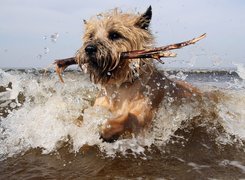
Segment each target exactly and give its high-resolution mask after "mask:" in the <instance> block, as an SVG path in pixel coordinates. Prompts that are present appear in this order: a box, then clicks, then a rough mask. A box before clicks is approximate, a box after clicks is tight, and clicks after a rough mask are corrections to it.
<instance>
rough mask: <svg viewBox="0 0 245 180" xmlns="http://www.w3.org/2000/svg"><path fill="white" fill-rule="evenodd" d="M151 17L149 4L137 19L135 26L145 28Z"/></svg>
mask: <svg viewBox="0 0 245 180" xmlns="http://www.w3.org/2000/svg"><path fill="white" fill-rule="evenodd" d="M151 17H152V8H151V6H149V7H148V9H147V10H146V12H145V13H144V14H142V15H141V16H140V17H139V18H138V19H137V21H136V23H135V26H137V27H139V28H142V29H146V30H147V29H148V27H149V25H150V22H151Z"/></svg>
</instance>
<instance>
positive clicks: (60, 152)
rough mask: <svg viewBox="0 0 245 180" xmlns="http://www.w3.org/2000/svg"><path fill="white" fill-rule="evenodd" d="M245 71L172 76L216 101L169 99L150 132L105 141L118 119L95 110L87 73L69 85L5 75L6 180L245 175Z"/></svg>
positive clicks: (50, 76)
mask: <svg viewBox="0 0 245 180" xmlns="http://www.w3.org/2000/svg"><path fill="white" fill-rule="evenodd" d="M244 72H245V71H244V68H243V67H241V66H239V71H237V72H235V71H211V70H210V71H198V70H195V71H183V72H182V71H181V72H180V71H168V72H165V73H166V74H167V75H168V76H169V77H171V78H178V79H182V80H183V79H185V80H186V81H189V82H191V83H192V84H194V85H195V86H197V87H199V88H200V89H201V90H202V91H203V92H208V93H212V94H213V96H214V97H215V98H214V99H213V100H210V99H205V98H204V99H203V101H202V102H201V103H200V102H192V103H185V104H178V105H177V104H176V103H175V104H171V103H170V104H169V103H166V102H162V105H161V107H160V108H159V110H158V112H157V114H156V116H155V119H154V121H153V124H152V126H151V127H150V129H148V130H146V131H145V132H142V133H141V134H140V135H139V136H137V137H125V139H120V140H118V141H116V142H114V143H105V142H102V141H101V139H99V133H98V130H99V126H100V124H101V123H102V122H103V121H104V120H105V119H106V118H108V117H110V116H111V114H110V112H108V111H107V110H105V109H102V108H94V107H92V106H91V104H92V103H93V101H94V99H95V97H96V94H97V93H98V91H99V87H97V86H95V85H93V84H91V83H90V81H89V78H88V77H87V76H86V75H84V74H83V73H82V72H79V71H76V70H73V71H68V72H66V73H65V75H64V80H65V84H62V83H60V82H59V80H58V76H57V75H56V74H55V73H54V72H48V73H47V74H44V72H43V71H40V70H35V69H24V70H14V69H9V70H7V69H5V70H0V160H1V161H0V179H17V178H18V179H27V178H50V179H83V178H84V179H85V178H91V179H111V178H115V179H131V178H132V179H135V178H137V179H155V178H161V179H163V178H165V179H213V178H216V179H242V178H245V145H244V142H245V108H244V107H245V81H244V80H243V79H242V78H244V76H243V75H244ZM239 75H240V76H239ZM168 102H171V101H168Z"/></svg>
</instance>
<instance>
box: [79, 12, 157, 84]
mask: <svg viewBox="0 0 245 180" xmlns="http://www.w3.org/2000/svg"><path fill="white" fill-rule="evenodd" d="M144 23H146V24H147V23H148V24H149V21H148V20H147V19H146V18H144V17H143V16H139V15H135V14H126V13H122V12H120V11H119V10H118V9H115V10H113V11H111V12H109V13H103V14H99V15H97V16H95V17H92V18H91V19H90V20H89V21H87V22H85V33H84V37H83V41H84V45H83V47H82V48H81V49H80V50H79V51H78V53H77V58H76V59H77V60H78V61H79V62H78V64H80V65H84V64H88V62H89V58H87V56H86V53H85V52H84V49H85V47H86V46H87V45H88V44H91V43H92V44H95V45H96V46H97V47H98V50H99V52H98V53H97V55H96V59H97V62H98V65H99V68H98V69H96V70H95V69H94V68H91V67H90V66H89V65H88V71H89V73H90V74H91V79H92V80H93V82H95V83H101V84H105V83H106V84H111V83H117V84H118V85H120V84H122V83H123V82H125V81H130V82H132V81H133V80H134V78H135V76H139V75H140V74H142V72H145V71H147V72H152V69H153V64H152V60H151V59H141V60H139V59H133V60H127V61H126V60H124V61H122V62H121V61H120V57H119V56H120V53H121V52H126V51H131V50H139V49H148V48H150V47H152V45H153V36H152V34H151V32H150V31H149V30H147V28H148V27H145V28H140V26H142V24H144ZM110 33H111V34H113V33H117V34H118V35H120V38H119V39H117V40H115V41H113V40H111V39H110V37H109V36H110Z"/></svg>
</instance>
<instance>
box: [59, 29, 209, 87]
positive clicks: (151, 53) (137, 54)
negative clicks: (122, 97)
mask: <svg viewBox="0 0 245 180" xmlns="http://www.w3.org/2000/svg"><path fill="white" fill-rule="evenodd" d="M205 37H206V33H205V34H202V35H201V36H199V37H197V38H193V39H191V40H188V41H184V42H181V43H176V44H170V45H167V46H162V47H158V48H153V49H143V50H135V51H128V52H122V53H121V54H120V58H121V59H139V58H153V59H156V60H157V61H158V62H160V63H162V64H164V62H163V61H162V60H161V58H168V57H176V55H177V54H176V53H173V52H170V50H173V49H180V48H183V47H185V46H189V45H191V44H195V43H196V42H198V41H200V40H201V39H203V38H205ZM73 64H77V62H76V58H75V57H70V58H66V59H59V60H56V61H55V62H54V65H56V73H57V74H58V76H59V78H60V81H61V82H64V80H63V79H62V77H61V73H62V72H63V71H64V70H65V69H66V68H67V67H68V66H70V65H73Z"/></svg>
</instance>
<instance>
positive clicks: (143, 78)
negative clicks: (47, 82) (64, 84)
mask: <svg viewBox="0 0 245 180" xmlns="http://www.w3.org/2000/svg"><path fill="white" fill-rule="evenodd" d="M151 17H152V8H151V7H149V8H148V9H147V10H146V12H145V13H143V14H140V15H139V14H130V13H122V12H120V11H119V10H117V9H115V10H113V11H111V12H108V13H103V14H100V15H98V16H96V17H92V18H91V19H90V20H88V21H84V23H85V34H84V37H83V41H84V44H83V46H82V47H81V48H80V49H79V51H78V53H77V56H76V60H77V64H79V66H80V67H81V68H82V69H86V71H87V72H88V73H89V75H90V78H91V81H92V82H94V83H96V84H101V85H102V86H103V87H104V90H103V91H102V92H101V93H100V95H99V96H98V98H97V99H96V101H95V103H94V106H102V107H105V108H107V109H108V110H109V111H111V112H112V113H113V115H114V118H112V119H107V120H105V122H104V123H103V124H102V125H101V129H100V134H101V137H102V138H103V139H104V140H105V141H109V142H111V141H113V140H116V139H117V138H118V137H119V136H121V135H122V134H124V133H126V132H130V133H134V134H137V133H139V132H140V131H141V130H142V129H144V128H145V127H146V126H147V125H149V124H150V123H151V121H152V119H153V117H154V114H155V112H156V110H157V108H158V107H159V105H160V103H161V102H162V100H163V98H166V97H168V98H169V97H170V98H172V99H174V101H176V102H178V101H179V100H181V99H182V98H186V99H188V98H192V97H194V96H198V95H199V94H200V92H199V90H198V89H196V88H194V87H192V86H191V85H190V84H188V83H186V82H181V81H171V80H169V79H168V78H167V77H166V76H164V75H162V74H161V73H160V72H158V71H157V69H156V68H155V66H154V64H153V59H129V60H125V59H121V58H120V54H121V52H126V51H132V50H140V49H149V48H152V47H153V44H154V38H153V35H152V34H151V31H150V29H149V25H150V22H151Z"/></svg>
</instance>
